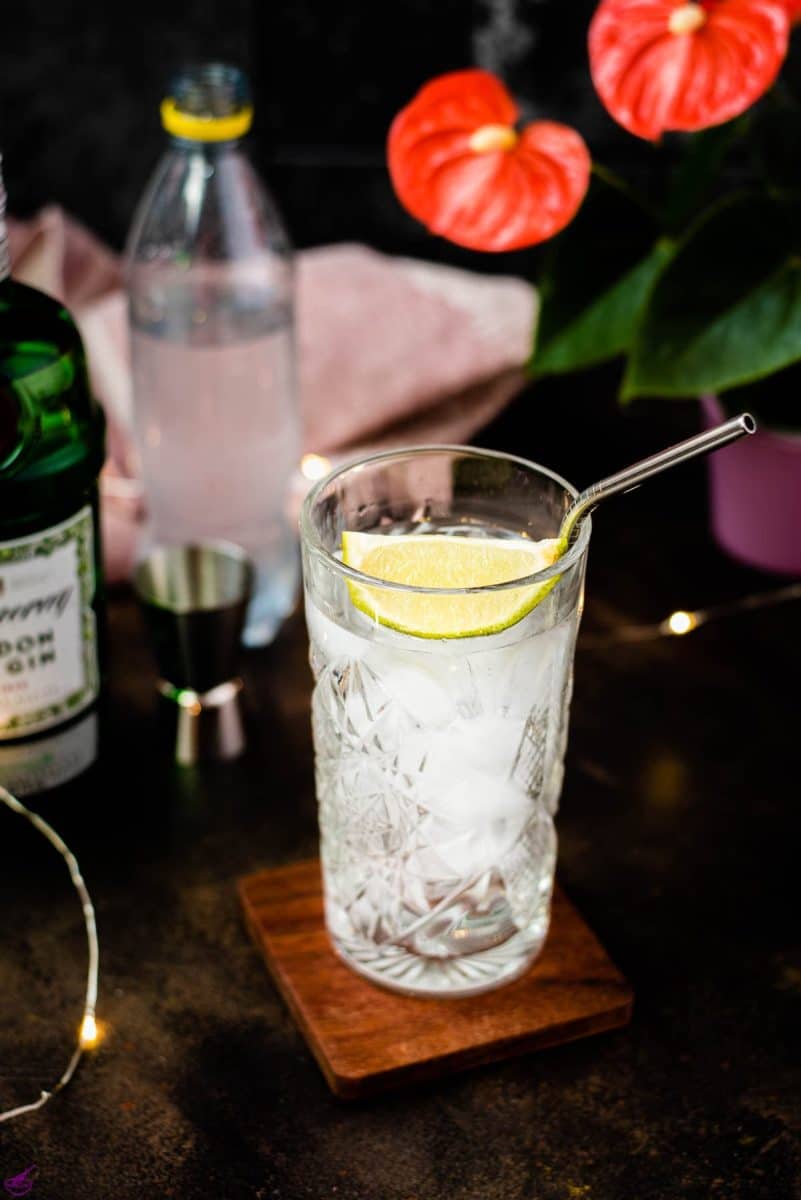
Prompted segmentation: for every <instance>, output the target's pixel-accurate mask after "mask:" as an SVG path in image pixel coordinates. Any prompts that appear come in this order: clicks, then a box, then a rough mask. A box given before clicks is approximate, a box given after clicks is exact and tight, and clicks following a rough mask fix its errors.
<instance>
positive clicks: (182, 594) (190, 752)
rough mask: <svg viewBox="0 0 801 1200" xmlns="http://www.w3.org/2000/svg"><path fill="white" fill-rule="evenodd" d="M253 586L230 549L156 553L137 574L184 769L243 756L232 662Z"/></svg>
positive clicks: (217, 545)
mask: <svg viewBox="0 0 801 1200" xmlns="http://www.w3.org/2000/svg"><path fill="white" fill-rule="evenodd" d="M252 586H253V567H252V565H251V563H250V560H249V558H248V557H247V555H246V554H245V552H244V551H243V550H241V549H240V548H239V547H238V546H235V545H233V544H231V543H229V542H200V543H198V544H196V545H188V546H169V545H162V546H155V547H154V548H153V549H152V550H151V551H150V553H149V554H148V555H147V557H146V558H144V559H143V560H142V562H140V563H139V565H138V566H137V568H136V571H135V572H134V587H135V589H136V593H137V595H138V597H139V600H140V601H141V604H142V608H143V611H144V614H145V619H146V621H147V624H148V627H149V629H150V634H151V637H152V639H153V648H154V651H155V655H156V661H157V663H158V667H159V672H160V674H161V679H160V681H159V684H158V689H159V692H160V694H161V695H162V697H164V699H165V701H167V705H166V706H165V707H167V711H168V713H169V714H170V719H171V720H173V721H174V722H175V725H176V728H175V759H176V761H177V762H179V763H181V764H182V765H183V766H191V765H192V764H193V763H196V762H198V761H199V760H201V759H209V758H234V757H236V755H237V754H239V753H241V751H242V750H243V749H244V746H245V733H244V727H243V724H242V714H241V712H240V708H239V693H240V692H241V690H242V680H241V679H240V678H239V677H238V675H237V661H238V656H239V641H240V637H241V634H242V626H243V624H244V620H245V612H246V609H247V605H248V600H249V598H250V592H251V588H252Z"/></svg>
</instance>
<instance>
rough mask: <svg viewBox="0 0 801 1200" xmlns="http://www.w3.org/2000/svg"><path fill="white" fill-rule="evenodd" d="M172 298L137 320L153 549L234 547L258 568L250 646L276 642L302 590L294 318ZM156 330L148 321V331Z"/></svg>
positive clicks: (183, 291)
mask: <svg viewBox="0 0 801 1200" xmlns="http://www.w3.org/2000/svg"><path fill="white" fill-rule="evenodd" d="M208 290H209V294H207V296H206V298H205V301H204V302H202V303H201V304H199V303H198V298H197V296H196V294H194V293H193V292H191V291H190V290H189V289H187V288H182V287H181V286H179V285H177V284H176V285H173V286H171V287H162V290H161V295H162V298H163V307H162V309H161V311H153V309H154V306H153V305H152V303H151V305H150V308H149V310H147V311H146V312H144V313H143V312H142V309H141V307H139V308H138V307H134V308H133V311H132V328H131V342H132V356H133V376H134V387H135V394H136V397H137V402H136V410H135V421H136V429H137V441H138V445H139V456H140V462H141V470H142V477H143V482H144V485H145V492H146V495H147V497H148V509H149V514H150V521H149V536H150V538H151V540H153V541H166V542H177V543H181V542H192V541H197V540H201V539H208V538H211V539H223V540H225V541H231V542H235V543H237V544H238V545H240V546H242V547H243V549H245V550H246V551H247V552H248V554H249V555H250V556H251V558H252V559H253V562H254V564H255V566H256V572H257V576H256V586H255V589H254V598H253V601H252V603H251V606H250V610H249V613H248V622H247V627H246V631H245V640H246V641H248V642H251V643H254V644H261V643H263V642H266V641H269V640H270V639H271V637H272V636H273V634H274V633H275V630H276V629H277V628H278V626H279V625H280V623H281V621H282V620H283V619H284V617H285V616H286V614H287V613H288V612H289V611H290V610H291V608H292V606H293V603H294V599H295V595H296V591H297V579H298V556H297V548H296V544H295V538H294V536H293V535H292V533H291V532H290V527H289V523H288V521H287V518H286V511H285V508H286V496H287V491H288V486H289V477H290V473H291V471H292V469H293V466H294V464H295V463H296V462H297V461H298V457H299V452H300V447H299V438H298V430H297V425H296V420H295V413H294V411H293V407H292V405H293V397H294V379H293V369H294V367H293V334H292V325H291V317H290V314H289V312H287V311H283V312H282V310H281V309H280V308H273V307H271V306H269V305H265V304H260V303H256V302H255V301H254V303H253V304H251V305H250V306H247V305H244V306H243V305H242V304H241V302H240V303H239V304H235V303H233V302H232V300H231V299H230V296H229V294H228V291H227V289H226V290H219V289H218V290H216V291H215V290H213V289H208ZM147 318H149V319H147Z"/></svg>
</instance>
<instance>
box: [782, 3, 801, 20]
mask: <svg viewBox="0 0 801 1200" xmlns="http://www.w3.org/2000/svg"><path fill="white" fill-rule="evenodd" d="M784 7H785V8H786V9H787V16H788V17H789V18H790V20H791V21H792V23H793V24H795V23H796V21H801V0H784Z"/></svg>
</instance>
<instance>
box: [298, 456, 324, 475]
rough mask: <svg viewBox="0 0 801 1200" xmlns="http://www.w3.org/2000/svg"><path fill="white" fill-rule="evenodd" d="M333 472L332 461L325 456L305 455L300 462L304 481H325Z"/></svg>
mask: <svg viewBox="0 0 801 1200" xmlns="http://www.w3.org/2000/svg"><path fill="white" fill-rule="evenodd" d="M330 470H331V460H330V459H328V458H326V457H325V455H324V454H304V455H303V458H302V459H301V460H300V473H301V475H302V476H303V478H304V479H310V480H312V482H313V481H314V480H316V479H323V478H324V476H326V475H327V474H328V472H329V471H330Z"/></svg>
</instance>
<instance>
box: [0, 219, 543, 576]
mask: <svg viewBox="0 0 801 1200" xmlns="http://www.w3.org/2000/svg"><path fill="white" fill-rule="evenodd" d="M9 233H10V243H11V258H12V264H13V270H14V275H15V277H16V278H17V279H19V280H21V281H23V282H26V283H30V284H33V285H34V286H35V287H38V288H41V289H42V290H43V291H46V292H49V293H50V294H51V295H54V296H57V297H58V298H59V299H60V300H62V301H63V302H64V303H65V304H66V306H67V307H68V308H69V309H70V311H71V312H72V313H73V315H74V316H75V318H76V320H77V322H78V325H79V327H80V329H81V332H82V334H83V337H84V339H85V342H86V348H87V353H88V358H89V368H90V372H91V375H92V384H93V387H94V389H95V392H96V394H97V396H98V397H99V399H100V400H101V401H102V403H103V405H104V407H105V410H106V415H107V418H108V426H109V454H108V461H107V463H106V466H105V468H104V470H103V475H102V477H101V489H102V492H103V542H104V551H105V560H106V563H105V565H106V574H107V576H108V578H109V579H110V580H111V581H114V580H118V579H121V578H125V577H126V576H127V575H128V573H129V572H130V568H131V565H132V563H133V560H134V556H135V548H136V542H137V536H138V526H139V524H140V522H141V520H142V517H143V514H144V507H143V501H142V497H141V493H140V488H139V484H138V480H137V472H136V457H135V453H134V449H133V441H132V436H131V410H132V397H131V381H130V370H129V351H128V331H127V325H126V314H125V297H124V294H123V290H122V281H121V271H120V262H119V259H118V258H117V256H116V255H115V254H113V253H112V252H111V251H110V250H109V249H108V248H107V247H106V246H104V245H103V244H102V243H101V242H99V241H98V240H97V239H96V238H95V237H94V236H93V235H92V234H91V233H89V231H88V230H86V229H84V228H83V227H82V226H81V225H79V224H78V223H77V222H76V221H74V220H73V219H71V218H70V217H69V216H67V215H66V214H65V213H64V212H63V211H62V210H61V209H59V208H56V207H48V208H45V209H43V210H42V211H41V212H40V213H39V214H38V215H37V216H36V217H34V218H33V219H32V220H30V221H26V222H20V221H11V222H10V228H9ZM537 308H538V303H537V294H536V292H535V290H534V288H533V287H531V286H530V285H529V284H527V283H525V282H524V281H523V280H520V279H513V278H508V277H487V276H482V275H477V274H473V273H471V272H467V271H460V270H455V269H453V268H450V267H441V266H436V265H434V264H431V263H426V262H419V261H415V260H411V259H403V258H392V257H388V256H387V255H384V254H379V253H377V252H376V251H374V250H370V249H368V248H367V247H366V246H361V245H349V244H343V245H335V246H324V247H321V248H319V249H314V250H306V251H302V252H301V253H300V254H299V255H298V272H297V323H298V347H299V360H300V372H299V373H300V406H301V414H302V422H303V447H304V452H314V453H317V454H324V455H326V456H328V457H334V458H342V457H351V456H355V455H356V454H359V453H362V452H363V451H365V450H368V449H375V448H379V447H387V446H392V445H415V444H421V443H423V442H431V441H438V442H466V441H468V440H469V439H470V438H471V437H472V436H473V435H474V434H475V433H476V431H477V430H479V429H480V428H481V427H482V426H484V425H485V424H487V423H488V422H489V421H490V420H491V419H492V418H493V417H494V416H495V415H496V414H497V413H498V412H500V410H501V409H502V408H503V407H504V405H505V404H506V403H507V402H508V401H509V400H510V399H511V398H512V397H513V396H514V395H515V393H516V392H518V391H519V390H520V388H521V387H522V385H523V382H524V375H523V370H522V367H523V364H524V363H525V361H526V359H527V358H528V355H529V352H530V348H531V342H532V334H533V330H534V326H535V321H536V317H537Z"/></svg>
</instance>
